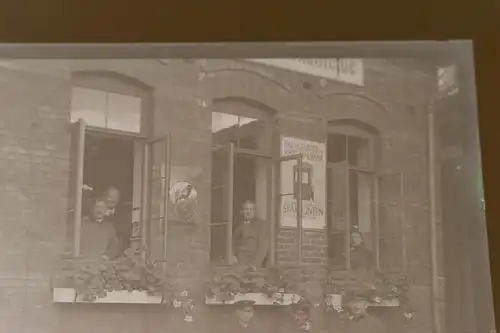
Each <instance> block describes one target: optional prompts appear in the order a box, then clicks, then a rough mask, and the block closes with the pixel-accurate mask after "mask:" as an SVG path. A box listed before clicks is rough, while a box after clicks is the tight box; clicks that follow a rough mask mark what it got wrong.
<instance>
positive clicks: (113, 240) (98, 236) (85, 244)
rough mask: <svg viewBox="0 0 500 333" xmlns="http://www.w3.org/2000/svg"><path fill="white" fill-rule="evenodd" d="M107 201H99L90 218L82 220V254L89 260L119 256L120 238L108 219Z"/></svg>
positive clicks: (94, 205)
mask: <svg viewBox="0 0 500 333" xmlns="http://www.w3.org/2000/svg"><path fill="white" fill-rule="evenodd" d="M107 210H108V209H107V205H106V201H105V200H102V199H97V200H96V201H95V202H94V204H93V206H92V209H91V211H90V214H89V216H85V217H84V218H83V219H82V228H81V253H82V256H83V257H84V258H88V259H104V260H109V259H114V258H116V257H117V255H118V251H119V248H118V237H117V236H116V231H115V228H114V227H113V224H112V223H111V222H110V221H109V220H108V219H107V217H106V213H107Z"/></svg>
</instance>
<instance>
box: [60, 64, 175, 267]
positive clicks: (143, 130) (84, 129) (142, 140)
mask: <svg viewBox="0 0 500 333" xmlns="http://www.w3.org/2000/svg"><path fill="white" fill-rule="evenodd" d="M71 83H72V85H71V91H70V99H71V98H72V91H73V88H75V87H80V88H87V89H95V90H99V91H102V92H104V93H116V94H121V95H126V96H133V97H137V98H140V99H141V110H140V112H141V116H140V121H141V126H140V132H128V131H121V130H115V129H110V128H104V127H96V126H88V125H86V123H85V121H84V120H82V119H79V120H77V121H75V122H71V112H72V110H71V106H70V109H69V114H70V117H69V119H68V122H69V124H68V132H69V133H70V137H71V141H72V142H73V143H75V145H72V146H71V147H70V148H69V153H70V175H69V193H68V197H69V201H70V202H69V203H68V205H69V207H68V216H67V222H66V237H65V238H66V239H65V243H66V245H65V248H64V250H63V253H62V257H63V258H67V259H70V258H72V259H77V258H79V257H81V253H80V252H81V251H80V242H81V240H80V239H81V223H82V213H83V212H82V207H83V202H82V200H83V190H84V189H83V185H84V184H83V173H84V160H85V156H84V153H85V136H86V135H87V134H90V135H99V136H103V137H115V138H116V137H118V138H123V139H127V140H131V141H133V142H134V145H136V144H137V143H139V144H140V145H141V146H142V148H141V150H142V155H143V156H142V163H141V168H142V169H141V180H140V184H141V187H142V189H141V194H140V197H141V199H140V210H141V212H140V226H139V228H140V238H141V245H147V243H146V244H145V241H144V239H146V241H147V237H146V234H145V232H144V231H143V230H148V228H147V224H148V223H149V222H150V221H149V217H148V215H147V214H148V213H149V210H148V209H147V208H148V205H149V203H150V201H149V198H150V196H148V193H147V188H148V187H147V186H148V178H147V175H148V172H149V170H147V166H148V160H147V159H148V158H149V155H148V152H147V150H148V149H147V144H148V142H150V141H151V139H150V137H151V136H152V135H151V134H152V133H153V122H152V118H153V117H152V115H153V114H152V91H151V90H150V89H149V88H148V87H147V86H146V85H145V84H142V83H140V82H139V81H137V80H135V79H133V78H128V77H125V76H124V75H121V74H118V73H113V72H102V71H89V72H87V71H85V72H75V73H73V74H72V77H71ZM134 149H135V148H134ZM73 155H75V156H73ZM71 168H75V170H71ZM71 171H74V174H72V173H71ZM134 191H135V190H134ZM167 192H168V191H167ZM132 210H133V211H134V210H136V207H132ZM132 214H133V212H132ZM134 222H135V221H133V219H132V221H131V223H134ZM134 228H135V225H132V232H134ZM70 234H71V235H70ZM133 236H134V235H133V234H132V237H133ZM70 240H71V242H72V244H71V249H69V248H68V247H69V244H67V243H68V241H70Z"/></svg>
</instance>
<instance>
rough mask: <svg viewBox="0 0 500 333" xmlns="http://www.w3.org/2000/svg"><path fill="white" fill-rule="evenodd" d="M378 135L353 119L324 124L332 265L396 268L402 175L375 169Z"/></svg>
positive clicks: (400, 256)
mask: <svg viewBox="0 0 500 333" xmlns="http://www.w3.org/2000/svg"><path fill="white" fill-rule="evenodd" d="M379 152H380V137H379V134H378V132H377V131H376V130H375V129H374V128H373V127H371V126H369V125H367V124H364V123H362V122H359V121H356V120H350V119H348V120H340V121H336V122H332V123H330V124H329V129H328V142H327V207H328V209H327V219H328V238H329V257H330V263H331V265H332V268H333V269H335V270H351V271H360V270H363V271H364V270H368V271H374V270H401V269H403V267H404V265H405V258H404V244H403V243H404V236H403V233H404V230H403V229H402V220H403V207H402V202H403V201H402V195H403V194H402V175H401V174H400V173H394V174H390V175H384V174H382V173H380V172H379V166H378V162H379V159H380V153H379Z"/></svg>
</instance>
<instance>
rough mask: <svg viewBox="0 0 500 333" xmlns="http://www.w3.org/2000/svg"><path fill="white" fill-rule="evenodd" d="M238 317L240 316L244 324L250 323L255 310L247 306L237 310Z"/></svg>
mask: <svg viewBox="0 0 500 333" xmlns="http://www.w3.org/2000/svg"><path fill="white" fill-rule="evenodd" d="M237 315H238V318H239V319H240V320H241V321H242V322H244V323H248V322H249V321H250V320H251V319H252V317H253V315H254V310H253V307H252V306H245V307H243V308H241V309H238V310H237Z"/></svg>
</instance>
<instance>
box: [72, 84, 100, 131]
mask: <svg viewBox="0 0 500 333" xmlns="http://www.w3.org/2000/svg"><path fill="white" fill-rule="evenodd" d="M79 119H83V120H85V122H86V123H87V125H90V126H96V127H106V93H105V92H103V91H99V90H94V89H86V88H80V87H74V88H73V91H72V96H71V122H72V123H73V122H76V121H78V120H79Z"/></svg>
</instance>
